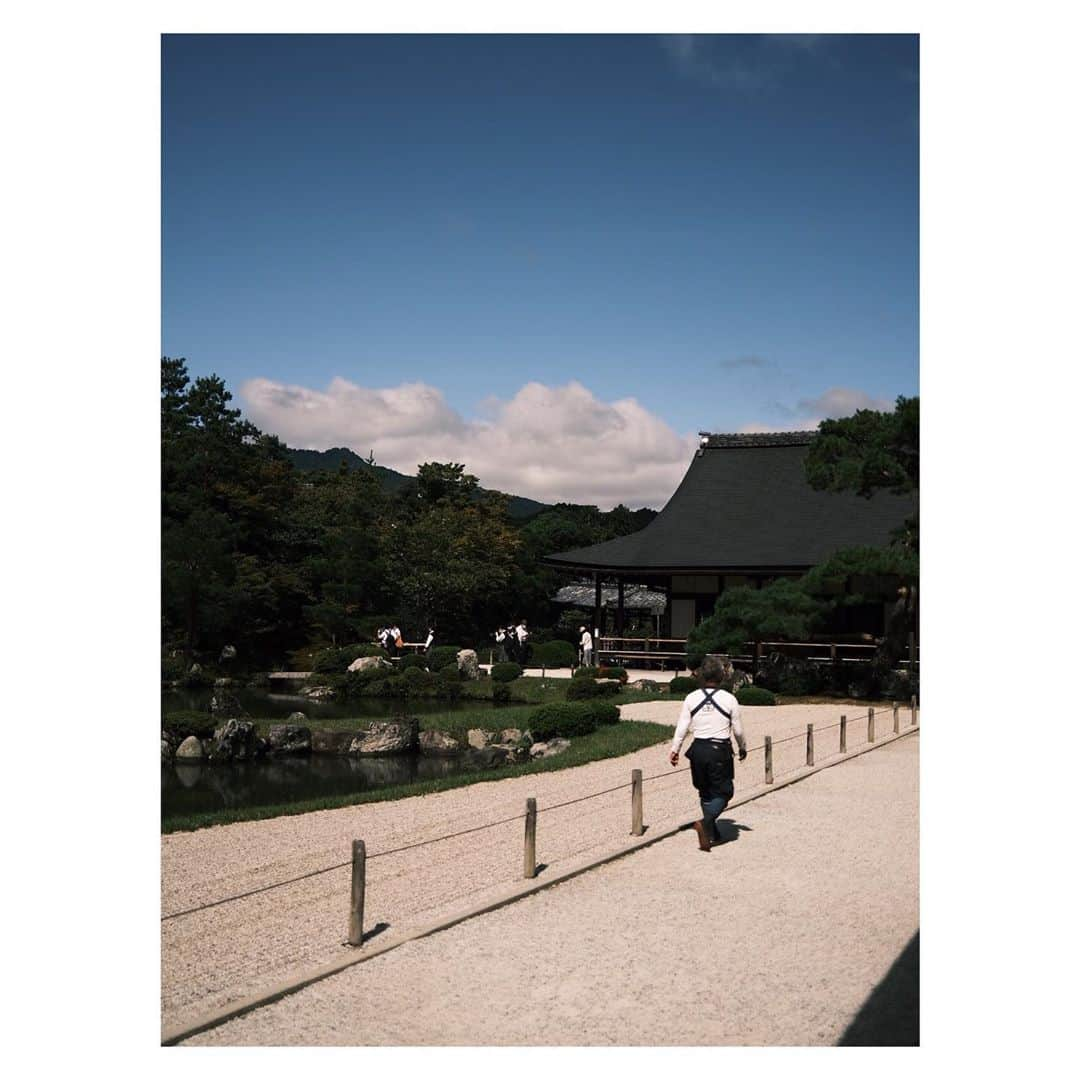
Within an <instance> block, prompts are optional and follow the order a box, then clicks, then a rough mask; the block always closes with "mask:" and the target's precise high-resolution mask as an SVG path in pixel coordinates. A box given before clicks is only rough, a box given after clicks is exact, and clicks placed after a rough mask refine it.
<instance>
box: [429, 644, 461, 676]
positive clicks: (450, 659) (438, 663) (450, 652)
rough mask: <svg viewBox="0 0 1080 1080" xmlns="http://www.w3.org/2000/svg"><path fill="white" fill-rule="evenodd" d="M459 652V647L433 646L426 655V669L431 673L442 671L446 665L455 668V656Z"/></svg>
mask: <svg viewBox="0 0 1080 1080" xmlns="http://www.w3.org/2000/svg"><path fill="white" fill-rule="evenodd" d="M459 652H461V646H460V645H433V646H432V648H431V652H429V653H428V668H430V669H431V670H432V671H440V672H441V671H442V670H443V669H444V668H445V667H446V666H447V665H449V664H453V665H454V667H455V668H456V667H457V654H458V653H459Z"/></svg>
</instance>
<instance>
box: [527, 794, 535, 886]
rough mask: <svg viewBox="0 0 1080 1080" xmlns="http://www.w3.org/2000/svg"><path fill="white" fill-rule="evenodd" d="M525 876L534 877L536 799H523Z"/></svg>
mask: <svg viewBox="0 0 1080 1080" xmlns="http://www.w3.org/2000/svg"><path fill="white" fill-rule="evenodd" d="M525 876H526V877H527V878H534V877H536V800H535V799H526V800H525Z"/></svg>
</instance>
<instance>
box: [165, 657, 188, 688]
mask: <svg viewBox="0 0 1080 1080" xmlns="http://www.w3.org/2000/svg"><path fill="white" fill-rule="evenodd" d="M186 674H187V666H186V665H185V663H184V658H183V657H182V656H163V657H162V658H161V681H162V682H179V680H180V679H182V678H183V677H184V676H185V675H186Z"/></svg>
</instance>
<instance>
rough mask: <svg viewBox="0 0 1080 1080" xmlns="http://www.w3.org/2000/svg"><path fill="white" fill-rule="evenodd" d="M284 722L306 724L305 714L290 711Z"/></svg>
mask: <svg viewBox="0 0 1080 1080" xmlns="http://www.w3.org/2000/svg"><path fill="white" fill-rule="evenodd" d="M285 723H286V724H300V725H301V726H304V727H306V726H307V715H306V714H305V713H302V712H291V713H289V718H288V719H287V720H286V721H285Z"/></svg>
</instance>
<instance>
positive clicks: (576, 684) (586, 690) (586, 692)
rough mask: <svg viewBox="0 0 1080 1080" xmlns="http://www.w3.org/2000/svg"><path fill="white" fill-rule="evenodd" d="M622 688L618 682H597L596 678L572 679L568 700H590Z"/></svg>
mask: <svg viewBox="0 0 1080 1080" xmlns="http://www.w3.org/2000/svg"><path fill="white" fill-rule="evenodd" d="M621 688H622V685H621V683H617V682H606V683H602V682H597V681H596V680H595V679H571V680H570V685H569V686H568V687H567V688H566V700H567V701H589V700H591V699H592V698H599V697H608V696H611V695H613V694H617V693H618V692H619V690H620V689H621Z"/></svg>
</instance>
